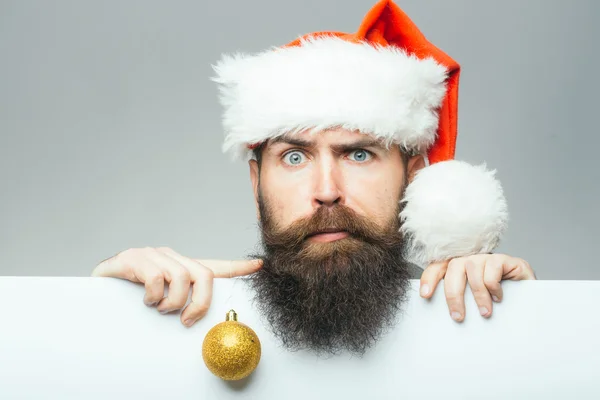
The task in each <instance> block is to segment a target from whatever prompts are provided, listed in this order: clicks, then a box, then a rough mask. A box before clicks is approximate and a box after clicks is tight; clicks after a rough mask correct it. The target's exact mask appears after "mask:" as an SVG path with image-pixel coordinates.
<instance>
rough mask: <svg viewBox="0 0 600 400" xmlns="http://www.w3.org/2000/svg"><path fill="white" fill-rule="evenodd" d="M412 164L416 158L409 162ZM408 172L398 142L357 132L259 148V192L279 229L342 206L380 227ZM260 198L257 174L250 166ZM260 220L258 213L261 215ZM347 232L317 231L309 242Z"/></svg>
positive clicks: (394, 208)
mask: <svg viewBox="0 0 600 400" xmlns="http://www.w3.org/2000/svg"><path fill="white" fill-rule="evenodd" d="M413 163H414V162H413ZM406 173H407V170H406V169H405V166H404V162H403V159H402V155H401V153H400V151H399V149H398V147H397V146H391V147H390V148H389V149H386V148H385V146H384V145H382V144H380V143H379V142H377V141H375V140H374V139H372V138H371V137H370V136H366V135H363V134H360V133H356V132H349V131H346V130H341V129H338V130H331V131H327V132H320V133H317V134H314V135H310V134H308V133H302V134H299V135H296V136H294V138H293V139H287V140H279V141H272V142H270V143H268V144H267V146H266V147H265V148H264V150H263V152H262V165H261V171H260V195H261V196H262V199H263V200H265V201H267V202H268V203H269V205H270V212H271V214H272V218H273V220H274V221H275V222H276V224H277V225H278V227H280V228H285V227H289V226H290V225H291V224H292V223H294V222H295V221H297V220H299V219H301V218H307V217H310V216H311V215H313V214H314V213H315V212H316V211H317V210H318V209H319V208H322V207H325V208H331V207H334V206H336V205H342V206H345V207H347V208H348V209H350V210H352V211H354V212H355V213H356V214H358V215H360V216H362V217H365V218H368V219H369V220H370V221H372V222H373V223H375V224H377V225H378V226H384V225H385V224H387V223H389V221H390V219H391V218H394V217H396V216H397V215H396V212H397V207H398V200H399V198H400V195H401V191H402V189H403V187H404V185H405V183H406V177H405V175H406ZM251 176H252V181H253V185H254V190H255V195H256V199H257V201H258V197H259V196H258V195H259V193H258V189H259V187H258V183H259V182H258V181H259V173H258V166H257V165H256V163H253V164H251ZM259 218H260V215H259ZM345 236H346V235H344V234H342V233H337V234H336V233H330V234H321V235H316V236H314V237H312V238H311V242H314V243H324V242H331V241H335V240H339V239H341V238H343V237H345Z"/></svg>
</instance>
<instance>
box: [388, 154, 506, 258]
mask: <svg viewBox="0 0 600 400" xmlns="http://www.w3.org/2000/svg"><path fill="white" fill-rule="evenodd" d="M495 173H496V171H495V170H493V171H488V170H486V166H485V164H483V165H480V166H472V165H470V164H467V163H465V162H462V161H456V160H452V161H444V162H439V163H436V164H433V165H431V166H428V167H425V168H423V169H422V170H420V171H419V172H418V173H417V174H416V175H415V179H414V180H413V181H412V182H411V183H410V184H409V185H408V187H407V188H406V192H405V196H404V199H403V200H402V202H403V203H405V204H404V209H403V210H402V211H401V213H400V216H401V220H402V222H403V223H402V231H403V232H404V233H405V234H406V239H407V244H408V246H407V259H408V260H409V261H411V262H413V263H415V264H417V265H420V266H427V265H428V264H430V263H432V262H438V261H447V260H450V259H452V258H456V257H462V256H467V255H471V254H478V253H489V252H491V251H492V250H493V249H495V248H496V247H497V245H498V244H499V242H500V239H501V236H502V235H503V233H504V231H505V229H506V226H507V222H508V211H507V204H506V200H505V198H504V194H503V190H502V186H501V185H500V182H499V181H498V180H497V179H496V178H495V177H494V175H495Z"/></svg>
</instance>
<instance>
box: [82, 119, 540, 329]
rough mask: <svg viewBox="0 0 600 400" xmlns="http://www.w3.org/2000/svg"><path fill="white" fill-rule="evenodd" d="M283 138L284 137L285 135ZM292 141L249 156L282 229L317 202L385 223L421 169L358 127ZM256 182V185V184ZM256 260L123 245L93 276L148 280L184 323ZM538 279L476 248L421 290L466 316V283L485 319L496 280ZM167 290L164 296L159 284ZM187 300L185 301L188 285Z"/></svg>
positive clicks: (497, 288)
mask: <svg viewBox="0 0 600 400" xmlns="http://www.w3.org/2000/svg"><path fill="white" fill-rule="evenodd" d="M288 139H289V138H288ZM293 139H294V140H280V141H271V142H269V143H267V144H266V145H265V146H264V149H263V152H262V158H261V162H260V165H259V163H258V162H257V161H256V160H250V161H249V170H250V171H249V172H250V179H251V182H252V187H253V190H254V198H255V203H256V213H257V218H258V219H259V221H260V218H261V215H260V207H259V186H260V191H261V192H262V196H263V197H264V198H265V199H267V200H268V202H269V204H270V212H271V213H272V218H273V221H275V225H276V227H278V228H281V229H285V228H286V227H289V226H290V225H291V224H293V223H294V222H295V221H297V220H299V219H302V218H309V217H310V216H311V215H313V214H314V213H315V211H316V210H317V209H319V208H321V207H334V206H336V205H343V206H345V207H347V208H349V209H351V210H352V211H354V212H355V213H356V214H357V215H360V216H362V217H365V218H368V219H369V220H370V221H372V222H374V223H375V224H376V225H381V226H383V225H384V224H385V223H386V221H389V220H390V218H391V217H393V216H394V215H395V213H396V212H397V202H398V200H399V199H400V196H401V194H402V190H403V188H404V186H405V185H406V184H407V183H409V182H410V181H411V180H412V178H413V176H414V174H415V173H416V172H418V171H419V170H420V169H421V168H423V167H425V161H424V158H423V157H422V156H421V155H416V156H412V157H410V158H409V159H408V160H407V161H406V163H405V162H404V161H403V157H402V154H401V152H400V150H399V148H398V147H397V146H391V147H389V148H386V147H385V146H382V145H381V144H379V143H377V142H373V140H372V138H371V137H369V136H367V135H363V134H360V133H357V132H350V131H346V130H342V129H332V130H328V131H324V132H318V134H315V135H310V134H309V133H308V132H303V133H300V134H297V135H295V136H294V137H293ZM259 183H260V185H259ZM344 237H345V236H344V233H339V232H338V233H328V234H321V235H317V236H314V237H312V238H311V239H310V240H312V241H313V242H314V243H319V244H320V245H321V246H326V245H327V244H328V243H332V242H333V241H336V240H340V239H343V238H344ZM262 265H263V262H262V261H261V260H260V259H251V260H232V261H227V260H201V259H195V258H189V257H186V256H183V255H181V254H179V253H177V252H175V251H174V250H172V249H169V248H143V249H128V250H125V251H123V252H120V253H118V254H117V255H115V256H113V257H111V258H109V259H107V260H104V261H102V262H101V263H100V264H99V265H98V266H97V267H96V268H95V269H94V271H93V272H92V276H99V277H100V276H102V277H115V278H120V279H126V280H130V281H132V282H141V283H144V284H145V286H146V295H145V299H144V301H145V303H146V304H147V305H148V306H152V307H154V306H156V307H157V309H158V310H159V311H160V312H163V313H165V312H179V311H181V321H182V323H184V324H185V325H186V326H191V325H193V324H194V323H195V322H196V321H197V320H199V319H201V318H202V317H203V316H204V315H205V314H206V311H207V310H208V308H209V307H210V301H211V297H212V282H213V279H214V278H220V277H235V276H245V275H249V274H252V273H254V272H256V271H258V270H259V269H260V268H261V267H262ZM507 279H510V280H524V279H536V277H535V273H534V271H533V269H532V268H531V266H530V265H529V264H528V263H527V262H526V261H525V260H523V259H520V258H516V257H512V256H509V255H504V254H477V255H472V256H469V257H461V258H456V259H453V260H447V261H445V262H443V263H436V264H432V265H430V266H428V267H427V268H426V269H425V270H424V272H423V274H422V277H421V296H422V297H423V298H431V297H432V296H433V294H434V293H435V291H436V288H437V287H438V285H439V284H440V282H442V280H443V287H444V293H445V296H446V301H447V304H448V310H449V314H450V316H451V317H452V318H453V319H454V320H455V321H457V322H461V321H463V320H464V318H465V304H464V293H465V290H466V287H467V284H468V285H469V286H470V288H471V290H472V291H473V293H474V296H475V299H476V302H477V304H478V307H479V309H480V314H481V315H482V316H483V317H486V318H489V317H490V316H491V315H492V312H493V303H494V302H495V301H502V288H501V284H500V283H501V281H502V280H507ZM167 286H168V294H167V296H166V297H164V298H163V290H164V288H165V287H167ZM190 287H191V288H192V298H191V302H190V304H189V305H187V306H185V304H186V301H187V294H188V291H189V289H190Z"/></svg>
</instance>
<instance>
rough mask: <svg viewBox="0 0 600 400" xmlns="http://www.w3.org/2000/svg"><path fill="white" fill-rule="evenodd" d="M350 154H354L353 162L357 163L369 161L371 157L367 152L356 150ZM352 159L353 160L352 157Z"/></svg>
mask: <svg viewBox="0 0 600 400" xmlns="http://www.w3.org/2000/svg"><path fill="white" fill-rule="evenodd" d="M350 154H354V159H353V161H357V162H363V161H367V160H368V159H369V157H370V156H371V153H369V152H368V151H366V150H355V151H353V152H352V153H350ZM350 157H351V158H352V156H350Z"/></svg>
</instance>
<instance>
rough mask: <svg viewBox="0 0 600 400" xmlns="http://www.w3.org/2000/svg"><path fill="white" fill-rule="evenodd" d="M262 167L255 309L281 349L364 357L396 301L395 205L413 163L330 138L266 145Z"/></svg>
mask: <svg viewBox="0 0 600 400" xmlns="http://www.w3.org/2000/svg"><path fill="white" fill-rule="evenodd" d="M261 162H262V164H261V168H260V171H259V169H258V165H257V163H256V162H255V161H251V163H250V165H251V176H252V182H253V184H254V191H255V195H256V202H257V209H258V216H259V220H260V226H261V234H262V241H263V250H264V254H261V255H253V257H260V258H262V259H263V260H264V264H263V268H262V269H261V270H259V271H258V273H256V274H255V275H254V276H252V277H251V278H250V280H251V282H252V285H253V288H254V289H255V292H256V297H257V299H258V304H259V308H260V309H261V311H262V312H263V314H265V315H266V317H267V319H268V321H269V322H270V324H271V326H272V328H273V329H274V331H275V333H276V335H277V336H279V337H280V338H281V339H283V342H284V344H285V345H287V346H289V347H292V348H309V349H311V350H315V351H317V352H322V351H325V352H336V351H339V350H350V351H351V352H354V353H363V352H364V351H365V350H366V349H367V348H368V347H369V346H370V345H371V344H373V343H374V341H375V340H376V339H377V337H378V336H379V334H380V333H382V331H383V329H384V328H385V327H386V326H389V324H391V323H392V322H393V321H394V316H395V314H396V311H398V309H399V307H400V305H401V303H402V301H403V300H404V298H405V294H406V290H407V287H408V286H407V285H408V279H409V274H408V267H407V264H406V262H405V261H404V259H403V257H402V251H403V242H402V237H401V234H400V233H399V219H398V214H399V211H400V206H399V200H400V198H401V196H402V193H403V190H404V188H405V186H406V184H407V181H406V176H407V175H408V176H410V175H411V173H412V172H413V170H414V169H415V168H416V166H417V165H418V164H419V162H418V159H417V158H414V159H411V160H410V161H409V162H408V168H406V166H405V163H404V161H403V159H402V155H401V153H400V151H399V149H398V148H397V147H393V146H392V147H390V148H386V147H385V146H383V145H381V144H380V143H378V142H377V141H374V140H372V139H371V138H370V137H369V136H365V135H362V134H359V133H352V132H348V131H343V130H334V131H327V132H321V133H317V134H315V135H309V134H306V133H305V134H300V135H297V136H295V137H294V138H293V139H292V138H287V139H282V140H276V141H272V142H269V143H268V144H267V145H266V147H265V148H264V149H263V152H262V161H261Z"/></svg>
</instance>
